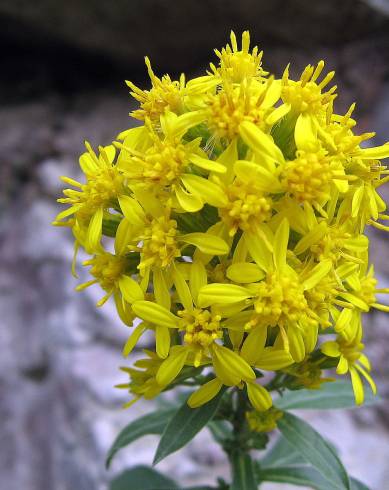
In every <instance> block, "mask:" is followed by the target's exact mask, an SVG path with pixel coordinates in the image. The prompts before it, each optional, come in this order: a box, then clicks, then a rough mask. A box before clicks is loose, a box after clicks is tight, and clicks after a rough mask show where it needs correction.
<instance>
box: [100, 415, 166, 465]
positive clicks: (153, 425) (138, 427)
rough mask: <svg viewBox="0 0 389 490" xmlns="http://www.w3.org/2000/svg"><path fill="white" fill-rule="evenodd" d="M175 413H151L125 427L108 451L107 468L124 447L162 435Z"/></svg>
mask: <svg viewBox="0 0 389 490" xmlns="http://www.w3.org/2000/svg"><path fill="white" fill-rule="evenodd" d="M174 413H175V409H169V410H162V411H157V412H153V413H149V414H147V415H144V416H143V417H140V418H139V419H136V420H134V421H133V422H131V423H130V424H128V425H127V426H126V427H124V429H123V430H122V431H121V432H120V433H119V435H118V436H117V438H116V439H115V441H114V443H113V444H112V446H111V448H110V450H109V451H108V455H107V459H106V463H105V464H106V467H107V468H108V467H109V465H110V464H111V461H112V459H113V457H114V456H115V454H116V453H117V452H118V451H119V450H120V449H122V448H123V447H125V446H128V445H129V444H131V443H132V442H134V441H136V440H137V439H139V438H140V437H143V436H145V435H147V434H162V432H163V431H164V429H165V427H166V424H167V423H168V421H169V419H170V418H171V417H172V416H173V415H174Z"/></svg>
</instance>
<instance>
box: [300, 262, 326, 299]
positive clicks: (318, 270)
mask: <svg viewBox="0 0 389 490" xmlns="http://www.w3.org/2000/svg"><path fill="white" fill-rule="evenodd" d="M331 270H332V260H330V259H326V260H323V261H322V262H320V264H317V265H316V266H315V267H314V268H313V269H312V270H311V271H310V272H309V274H308V276H307V277H306V278H305V279H304V283H303V285H304V290H305V291H307V290H309V289H312V288H314V287H315V286H316V285H317V284H318V283H319V282H320V281H321V280H322V279H323V278H324V277H326V276H327V275H328V274H329V273H330V271H331Z"/></svg>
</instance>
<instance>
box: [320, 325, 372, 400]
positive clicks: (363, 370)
mask: <svg viewBox="0 0 389 490" xmlns="http://www.w3.org/2000/svg"><path fill="white" fill-rule="evenodd" d="M361 335H362V331H361V330H360V331H359V333H358V334H357V335H356V337H355V338H354V339H353V340H352V341H348V340H346V339H344V338H343V337H341V336H339V337H338V338H337V340H336V341H328V342H324V344H322V346H321V350H322V352H323V353H324V354H326V355H327V356H329V357H339V362H338V366H337V368H336V372H337V374H341V375H342V374H346V373H350V376H351V382H352V385H353V389H354V394H355V402H356V403H357V405H361V404H362V403H363V400H364V392H363V384H362V381H361V375H362V376H363V377H364V378H365V379H366V380H367V382H368V383H369V385H370V387H371V389H372V391H373V393H374V394H375V393H376V391H377V388H376V385H375V383H374V381H373V379H372V377H371V376H370V374H369V372H370V370H371V366H370V362H369V359H368V358H367V357H366V355H365V354H363V353H362V351H363V349H364V345H363V344H362V343H361Z"/></svg>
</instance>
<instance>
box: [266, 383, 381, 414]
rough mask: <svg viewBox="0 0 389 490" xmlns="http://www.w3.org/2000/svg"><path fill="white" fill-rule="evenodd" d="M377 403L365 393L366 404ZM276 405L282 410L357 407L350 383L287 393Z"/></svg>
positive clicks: (325, 385)
mask: <svg viewBox="0 0 389 490" xmlns="http://www.w3.org/2000/svg"><path fill="white" fill-rule="evenodd" d="M374 402H377V397H375V396H374V395H373V394H372V393H371V392H370V391H369V390H366V391H365V404H367V405H370V404H372V403H374ZM274 405H275V406H276V407H277V408H279V409H281V410H292V409H295V408H305V409H320V410H325V409H335V408H350V407H356V405H355V398H354V392H353V388H352V386H351V383H349V382H348V381H335V382H331V383H324V384H322V387H321V388H320V389H319V390H306V389H303V390H297V391H287V392H286V393H285V394H284V395H282V396H280V397H279V398H277V399H276V400H274Z"/></svg>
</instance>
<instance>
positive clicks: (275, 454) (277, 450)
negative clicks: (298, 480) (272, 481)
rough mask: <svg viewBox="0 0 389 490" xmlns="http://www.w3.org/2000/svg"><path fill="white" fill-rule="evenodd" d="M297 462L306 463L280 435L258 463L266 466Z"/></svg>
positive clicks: (296, 463) (288, 464)
mask: <svg viewBox="0 0 389 490" xmlns="http://www.w3.org/2000/svg"><path fill="white" fill-rule="evenodd" d="M298 464H306V461H305V459H304V458H303V457H302V456H301V454H300V453H299V452H297V451H296V450H295V449H294V447H292V446H291V445H290V444H289V442H288V441H287V440H286V439H285V437H283V436H282V435H281V436H280V437H279V438H278V439H277V441H276V443H275V444H274V446H273V447H272V448H270V450H269V451H268V452H267V453H266V454H265V456H264V457H263V458H262V459H261V461H260V465H261V466H264V467H266V468H274V467H278V466H281V467H282V466H293V465H298Z"/></svg>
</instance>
